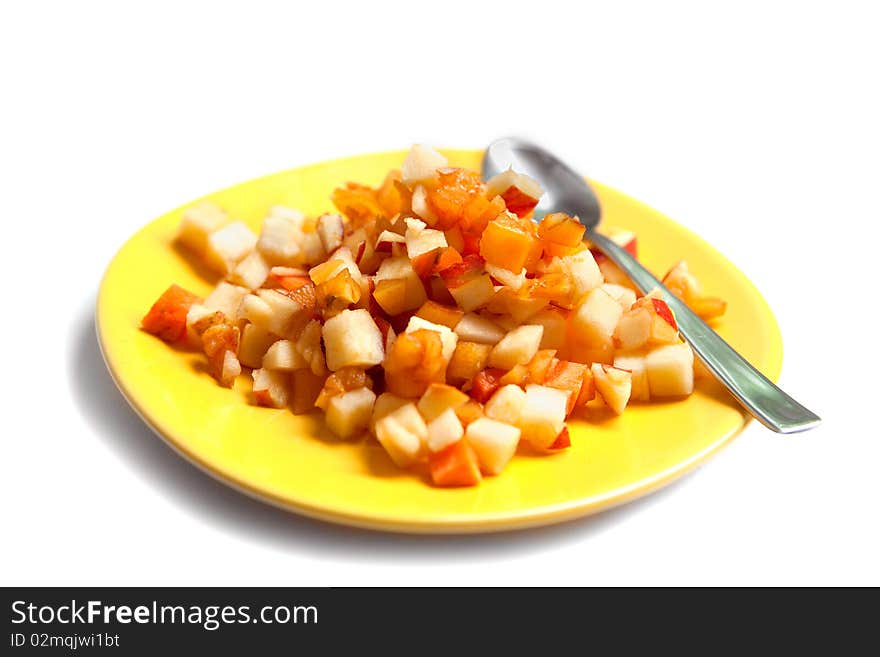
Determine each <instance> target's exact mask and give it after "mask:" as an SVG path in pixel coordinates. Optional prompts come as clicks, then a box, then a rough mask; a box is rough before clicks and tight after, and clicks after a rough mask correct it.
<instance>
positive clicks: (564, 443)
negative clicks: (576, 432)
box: [547, 427, 571, 449]
mask: <svg viewBox="0 0 880 657" xmlns="http://www.w3.org/2000/svg"><path fill="white" fill-rule="evenodd" d="M566 447H571V436H570V435H569V434H568V427H562V431H560V432H559V435H558V436H556V440H554V441H553V444H552V445H550V447H548V448H547V449H565V448H566Z"/></svg>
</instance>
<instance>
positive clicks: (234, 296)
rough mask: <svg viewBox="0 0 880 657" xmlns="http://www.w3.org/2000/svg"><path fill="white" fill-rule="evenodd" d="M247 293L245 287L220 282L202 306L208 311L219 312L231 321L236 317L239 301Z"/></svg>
mask: <svg viewBox="0 0 880 657" xmlns="http://www.w3.org/2000/svg"><path fill="white" fill-rule="evenodd" d="M248 293H249V290H248V289H247V288H245V287H240V286H238V285H232V284H231V283H227V282H226V281H220V283H218V284H217V287H215V288H214V289H213V291H212V292H211V294H209V295H208V296H207V297H205V300H204V301H203V302H202V305H203V306H204V307H205V308H207V309H209V310H212V311H219V312H221V313H223V314H224V315H226V316H227V317H229V318H230V319H233V318H235V317H236V316H237V315H238V307H239V306H240V305H241V300H242V299H244V297H245V296H246V295H247V294H248Z"/></svg>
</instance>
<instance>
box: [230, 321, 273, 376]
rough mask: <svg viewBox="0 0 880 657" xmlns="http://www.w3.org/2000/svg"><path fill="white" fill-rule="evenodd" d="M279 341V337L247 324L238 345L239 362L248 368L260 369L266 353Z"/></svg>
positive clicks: (254, 325)
mask: <svg viewBox="0 0 880 657" xmlns="http://www.w3.org/2000/svg"><path fill="white" fill-rule="evenodd" d="M277 339H278V336H276V335H272V334H271V333H269V332H268V331H267V330H265V329H264V328H261V327H259V326H257V325H256V324H245V327H244V329H242V332H241V341H240V342H239V345H238V360H239V361H240V362H241V364H242V365H245V366H246V367H251V368H259V367H260V366H261V365H262V363H263V356H264V355H265V353H266V351H268V349H269V347H270V346H271V345H272V343H273V342H275V341H276V340H277Z"/></svg>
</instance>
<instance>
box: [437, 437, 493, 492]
mask: <svg viewBox="0 0 880 657" xmlns="http://www.w3.org/2000/svg"><path fill="white" fill-rule="evenodd" d="M428 467H429V469H430V471H431V480H432V481H433V482H434V485H435V486H476V485H477V484H478V483H480V479H482V477H481V476H480V465H479V461H478V460H477V455H476V453H475V452H474V450H473V448H472V447H471V446H470V445H469V444H468V442H467V441H466V440H459V441H458V442H455V443H453V444H451V445H449V446H448V447H447V448H445V449H443V450H442V451H439V452H437V453H436V454H431V456H430V457H429V458H428Z"/></svg>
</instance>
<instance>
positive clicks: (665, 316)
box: [651, 297, 678, 331]
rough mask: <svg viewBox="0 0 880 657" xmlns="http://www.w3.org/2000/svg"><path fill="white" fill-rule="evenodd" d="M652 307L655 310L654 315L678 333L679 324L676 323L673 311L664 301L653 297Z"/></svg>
mask: <svg viewBox="0 0 880 657" xmlns="http://www.w3.org/2000/svg"><path fill="white" fill-rule="evenodd" d="M651 306H652V307H653V308H654V313H655V314H656V315H657V316H658V317H660V318H661V319H662V320H663V321H664V322H666V323H667V324H669V326H671V327H672V328H673V329H675V330H676V331H677V330H678V323H677V322H676V321H675V316H674V315H673V314H672V310H670V309H669V306H668V305H667V304H666V302H665V301H664V300H663V299H658V298H657V297H651Z"/></svg>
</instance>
